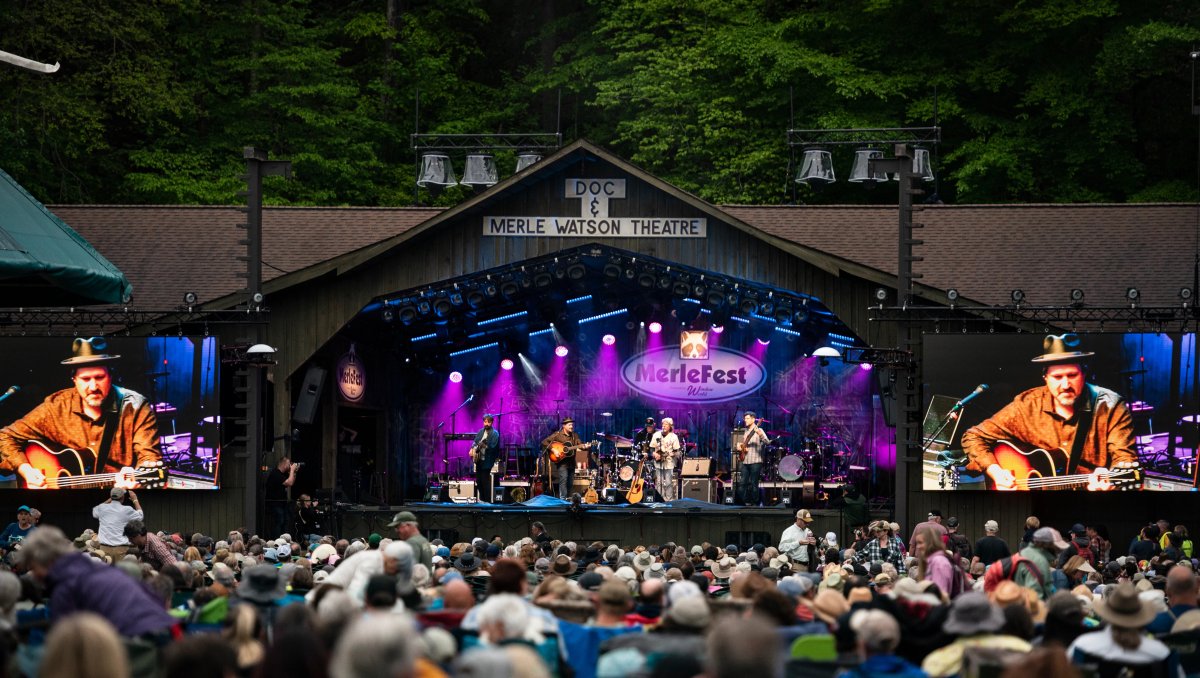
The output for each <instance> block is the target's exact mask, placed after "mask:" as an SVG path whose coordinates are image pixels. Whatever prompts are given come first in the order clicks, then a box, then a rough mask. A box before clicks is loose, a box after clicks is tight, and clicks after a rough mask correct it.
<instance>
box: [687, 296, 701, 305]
mask: <svg viewBox="0 0 1200 678" xmlns="http://www.w3.org/2000/svg"><path fill="white" fill-rule="evenodd" d="M683 301H684V302H685V303H688V304H699V303H700V300H699V299H693V298H691V297H684V298H683Z"/></svg>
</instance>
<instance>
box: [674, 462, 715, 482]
mask: <svg viewBox="0 0 1200 678" xmlns="http://www.w3.org/2000/svg"><path fill="white" fill-rule="evenodd" d="M679 475H681V476H682V477H684V478H707V477H709V476H711V475H712V459H684V460H683V469H682V470H680V472H679Z"/></svg>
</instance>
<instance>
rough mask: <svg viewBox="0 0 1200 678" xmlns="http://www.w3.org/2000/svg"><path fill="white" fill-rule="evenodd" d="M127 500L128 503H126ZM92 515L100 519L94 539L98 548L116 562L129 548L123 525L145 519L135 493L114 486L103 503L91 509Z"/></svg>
mask: <svg viewBox="0 0 1200 678" xmlns="http://www.w3.org/2000/svg"><path fill="white" fill-rule="evenodd" d="M126 502H128V505H127V504H126ZM92 517H93V518H95V519H97V520H99V521H100V530H99V533H98V534H97V535H96V539H97V540H99V542H100V550H101V551H103V552H104V553H105V555H107V556H109V557H111V558H112V559H113V562H116V561H118V560H120V559H121V557H122V556H124V555H125V552H126V551H128V550H129V539H128V538H127V537H126V536H125V526H126V525H128V524H129V521H131V520H145V519H146V515H145V513H143V512H142V505H141V503H139V502H138V497H137V493H136V492H134V491H133V490H124V489H121V488H119V487H114V488H113V489H112V490H110V491H109V493H108V499H107V500H105V501H104V503H103V504H97V505H96V507H95V508H93V509H92Z"/></svg>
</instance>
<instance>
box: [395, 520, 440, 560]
mask: <svg viewBox="0 0 1200 678" xmlns="http://www.w3.org/2000/svg"><path fill="white" fill-rule="evenodd" d="M388 527H394V528H396V535H397V536H398V537H400V538H401V539H403V540H404V541H406V542H408V545H409V546H411V547H412V550H413V555H414V556H415V557H416V562H417V563H419V564H421V565H424V566H425V567H427V568H429V571H430V572H432V571H433V547H432V546H430V544H429V540H428V539H426V538H425V537H424V535H422V534H421V528H420V527H418V526H417V516H416V514H414V513H413V512H412V511H400V512H399V513H397V514H396V515H395V516H394V517H392V522H390V523H388Z"/></svg>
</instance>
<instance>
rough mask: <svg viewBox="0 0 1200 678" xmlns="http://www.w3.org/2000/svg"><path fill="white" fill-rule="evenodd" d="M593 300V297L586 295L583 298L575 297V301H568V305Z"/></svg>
mask: <svg viewBox="0 0 1200 678" xmlns="http://www.w3.org/2000/svg"><path fill="white" fill-rule="evenodd" d="M591 300H592V295H590V294H585V295H583V296H582V297H575V298H574V299H567V303H568V304H578V303H579V302H581V301H591Z"/></svg>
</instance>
